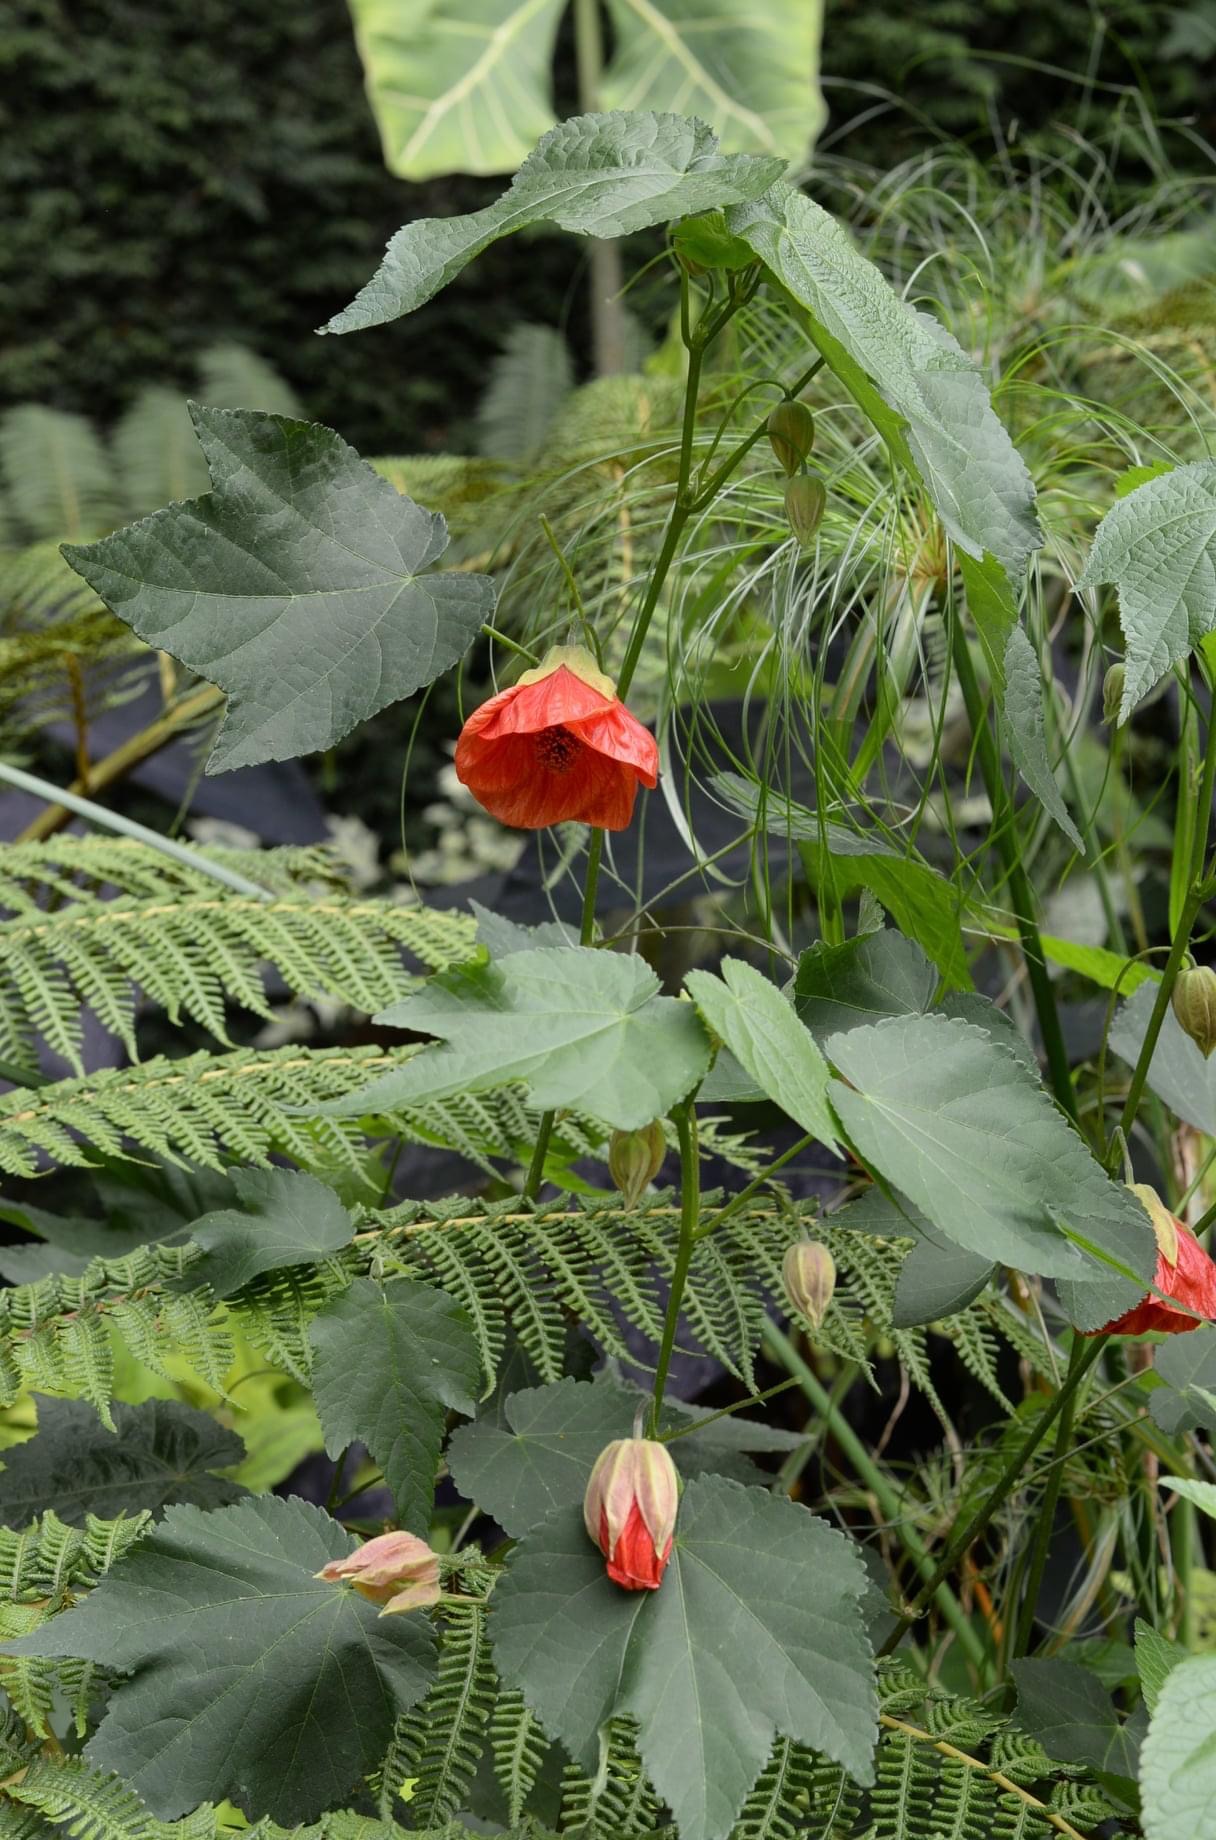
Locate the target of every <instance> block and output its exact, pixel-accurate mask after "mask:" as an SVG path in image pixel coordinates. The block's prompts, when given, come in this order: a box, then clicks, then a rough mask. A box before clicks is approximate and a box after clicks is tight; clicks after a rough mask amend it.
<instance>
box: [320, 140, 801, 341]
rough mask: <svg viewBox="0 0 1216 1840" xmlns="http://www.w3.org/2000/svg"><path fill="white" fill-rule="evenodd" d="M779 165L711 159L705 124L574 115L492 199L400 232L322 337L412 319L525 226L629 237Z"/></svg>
mask: <svg viewBox="0 0 1216 1840" xmlns="http://www.w3.org/2000/svg"><path fill="white" fill-rule="evenodd" d="M784 167H785V161H784V160H781V159H774V158H770V157H765V156H762V155H756V154H747V153H731V154H723V153H720V152H719V150H718V138H717V136H716V135H715V134H714V132H713V131H712V129H710V128H708V127H706V125H705V123H704V122H703V121H689V120H687V119H686V118H685V117H684V116H682V115H654V114H647V113H639V114H625V113H616V114H606V115H576V116H574V117H573V118H572V119H571V120H569V121H563V122H561V123H559V125H558V126H557V127H556V128H552V129H551V130H550V131H549V133H548V134H546V135H545V136H544V137H543V138H542V139H541V140H540V141H538V142H537V144H536V146H535V147H534V148H533V150H532V152H531V153H530V154H529V155H528V157H527V159H526V160H525V161H524V163H523V165H522V166H521V167H520V169H519V171H518V172H517V173H516V175H515V177H514V179H512V181H511V184H510V187H509V189H508V190H507V191H506V192H504V194H503V196H502V197H501V198H500V199H499V200H498V201H497V203H496V204H491V205H487V206H486V208H485V210H483V211H474V212H473V213H472V214H471V215H470V216H468V217H425V218H420V219H419V220H418V221H417V222H416V223H412V224H406V225H405V227H404V229H401V230H398V232H397V234H396V236H395V237H393V239H392V241H391V242H390V243H389V245H388V248H387V249H386V250H385V252H384V260H383V261H382V262H381V264H380V267H379V268H378V269H377V270H376V273H375V274H374V275H373V276H372V278H371V280H370V281H369V282H368V283H367V285H366V287H365V288H363V290H362V291H361V293H359V294H358V295H357V296H356V297H355V299H354V300H353V301H352V302H351V304H350V306H348V307H346V308H344V310H343V311H342V312H341V313H339V314H337V315H336V316H335V318H333V319H331V320H330V322H329V324H328V325H327V326H326V327H324V328H323V330H324V331H326V332H360V331H362V330H363V328H364V327H365V326H379V325H382V324H383V323H384V322H385V321H386V320H391V319H399V318H400V316H401V315H402V314H403V313H412V312H413V311H414V310H415V308H417V307H420V306H422V305H423V303H424V302H425V301H428V300H430V299H431V297H432V295H434V294H437V293H438V292H439V290H440V288H443V287H446V286H447V284H448V282H449V281H451V280H452V278H453V276H455V275H458V274H459V273H460V271H461V269H462V268H463V267H464V266H465V264H466V263H468V262H471V261H472V260H473V257H474V256H477V255H480V254H481V252H482V250H483V249H488V248H489V246H490V244H491V243H496V242H497V241H498V239H499V238H500V237H503V236H509V235H511V233H512V232H513V231H516V230H523V229H526V228H527V227H528V226H529V225H531V224H542V223H547V224H556V225H557V227H558V228H559V229H561V230H571V231H573V232H575V234H576V235H579V236H598V237H617V236H627V235H628V234H629V233H630V232H631V231H633V230H645V229H648V228H649V227H650V226H651V225H652V224H665V223H667V222H669V221H670V220H671V219H672V218H676V217H687V216H689V215H690V214H691V213H693V212H696V211H709V210H713V209H714V208H715V207H716V206H719V205H727V204H737V203H739V202H741V201H742V200H744V199H749V198H758V197H759V196H760V194H761V192H763V191H764V190H765V189H766V188H767V187H768V186H770V185H771V184H772V183H773V180H774V179H776V178H777V177H778V176H779V174H780V173H781V172H782V171H783V170H784Z"/></svg>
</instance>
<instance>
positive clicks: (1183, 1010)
mask: <svg viewBox="0 0 1216 1840" xmlns="http://www.w3.org/2000/svg"><path fill="white" fill-rule="evenodd" d="M1170 1001H1171V1003H1172V1004H1173V1007H1174V1014H1175V1016H1177V1018H1178V1024H1179V1027H1180V1028H1181V1030H1182V1032H1183V1034H1184V1035H1189V1036H1190V1038H1191V1040H1192V1041H1193V1042H1194V1044H1195V1046H1196V1047H1197V1048H1198V1050H1199V1052H1200V1054H1202V1056H1203V1058H1204V1060H1205V1061H1206V1060H1208V1059H1210V1058H1211V1053H1212V1049H1213V1048H1216V971H1213V970H1212V968H1211V966H1210V965H1189V966H1188V967H1187V968H1186V969H1185V970H1183V971H1180V972H1179V974H1178V981H1177V983H1176V984H1175V985H1174V989H1173V993H1172V995H1171V998H1170Z"/></svg>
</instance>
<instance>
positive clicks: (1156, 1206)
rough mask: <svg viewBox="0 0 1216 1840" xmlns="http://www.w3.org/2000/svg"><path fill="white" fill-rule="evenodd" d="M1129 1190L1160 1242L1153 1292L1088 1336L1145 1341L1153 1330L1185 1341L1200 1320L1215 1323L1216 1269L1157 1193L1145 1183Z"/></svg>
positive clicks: (1158, 1243) (1134, 1183) (1132, 1185)
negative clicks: (1138, 1337)
mask: <svg viewBox="0 0 1216 1840" xmlns="http://www.w3.org/2000/svg"><path fill="white" fill-rule="evenodd" d="M1130 1187H1131V1191H1132V1193H1133V1195H1135V1196H1136V1197H1137V1199H1138V1200H1139V1201H1140V1202H1141V1203H1142V1204H1143V1206H1144V1210H1145V1212H1146V1213H1147V1215H1148V1217H1149V1219H1150V1221H1151V1222H1152V1225H1153V1237H1154V1238H1155V1239H1156V1241H1157V1269H1156V1271H1155V1272H1154V1273H1153V1287H1154V1288H1153V1290H1151V1291H1150V1292H1149V1293H1148V1295H1147V1296H1145V1297H1144V1298H1142V1299H1141V1301H1140V1302H1139V1303H1137V1304H1134V1305H1133V1306H1132V1308H1131V1309H1130V1310H1125V1311H1124V1313H1123V1315H1122V1316H1117V1317H1116V1318H1115V1320H1114V1321H1113V1322H1108V1323H1105V1324H1104V1325H1103V1327H1102V1328H1101V1329H1098V1330H1087V1331H1086V1333H1087V1334H1091V1335H1093V1334H1097V1335H1145V1334H1146V1333H1147V1332H1148V1331H1149V1330H1150V1329H1155V1330H1156V1331H1157V1333H1158V1334H1160V1335H1185V1334H1186V1333H1187V1331H1188V1330H1189V1329H1197V1328H1198V1327H1199V1322H1200V1319H1201V1318H1202V1319H1203V1320H1205V1321H1207V1322H1212V1321H1216V1264H1213V1262H1212V1260H1211V1259H1210V1258H1209V1257H1208V1255H1207V1253H1206V1252H1205V1251H1204V1249H1203V1247H1202V1246H1201V1245H1200V1244H1199V1241H1198V1240H1197V1239H1196V1238H1195V1235H1194V1234H1193V1233H1192V1232H1191V1229H1190V1228H1189V1227H1187V1226H1184V1225H1183V1223H1182V1221H1180V1220H1178V1219H1177V1218H1176V1217H1175V1216H1174V1215H1173V1214H1171V1213H1170V1211H1169V1209H1168V1208H1167V1207H1166V1205H1165V1203H1164V1201H1162V1199H1161V1197H1160V1196H1159V1195H1158V1194H1157V1192H1156V1190H1155V1189H1152V1188H1150V1187H1149V1186H1148V1184H1147V1183H1146V1182H1133V1183H1131V1184H1130ZM1158 1293H1160V1295H1158ZM1171 1298H1172V1299H1173V1300H1174V1301H1173V1302H1171V1301H1169V1300H1170V1299H1171ZM1179 1306H1181V1307H1179Z"/></svg>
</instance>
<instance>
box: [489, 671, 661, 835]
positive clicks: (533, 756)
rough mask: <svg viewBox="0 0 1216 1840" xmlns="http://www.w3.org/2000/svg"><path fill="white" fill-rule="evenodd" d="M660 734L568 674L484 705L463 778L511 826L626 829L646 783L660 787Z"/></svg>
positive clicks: (505, 693) (559, 673) (523, 686)
mask: <svg viewBox="0 0 1216 1840" xmlns="http://www.w3.org/2000/svg"><path fill="white" fill-rule="evenodd" d="M658 769H659V750H658V747H657V745H656V743H655V739H654V736H653V735H652V734H651V733H650V732H649V730H648V729H646V728H644V727H643V726H642V724H641V723H640V722H639V721H638V720H637V718H636V717H635V716H633V715H631V714H630V712H629V711H628V710H627V709H626V708H625V706H624V704H623V703H620V702H617V701H614V700H613V699H612V698H610V697H605V696H603V695H601V694H600V692H599V691H598V690H596V689H595V688H594V687H593V686H592V685H590V684H587V683H584V682H583V680H582V678H580V677H578V676H576V675H575V674H574V672H572V671H569V670H567V669H566V667H565V666H564V665H562V666H560V667H559V668H558V669H557V670H556V671H553V672H551V673H550V674H549V676H547V677H543V678H541V679H540V680H539V681H538V682H537V683H534V684H519V685H517V686H516V687H515V688H514V689H513V690H503V691H500V693H499V694H498V695H497V696H493V697H491V698H490V700H489V702H488V703H483V704H482V706H481V708H480V709H477V710H475V711H474V712H473V714H472V715H471V716H470V717H469V719H468V721H467V722H466V723H465V725H464V727H463V729H462V730H461V733H460V739H459V740H458V742H457V743H456V775H457V778H458V779H459V780H460V781H461V783H462V784H463V785H465V786H467V787H468V789H469V791H470V792H471V793H472V794H473V797H474V798H475V799H476V800H477V802H478V803H479V804H480V805H482V806H484V808H485V809H486V811H488V812H489V813H490V814H491V815H492V816H493V817H495V818H498V819H499V820H500V821H501V822H502V823H503V824H510V825H514V826H515V827H516V828H517V829H521V830H540V829H542V828H543V827H544V826H546V825H549V824H561V823H565V822H577V823H581V824H593V825H596V826H598V827H600V828H601V829H603V830H609V831H621V830H624V829H625V828H626V826H627V825H628V824H629V821H630V819H631V818H632V816H633V806H634V800H635V799H636V797H637V789H638V785H639V783H641V784H642V785H645V786H653V785H655V784H656V782H657V779H658Z"/></svg>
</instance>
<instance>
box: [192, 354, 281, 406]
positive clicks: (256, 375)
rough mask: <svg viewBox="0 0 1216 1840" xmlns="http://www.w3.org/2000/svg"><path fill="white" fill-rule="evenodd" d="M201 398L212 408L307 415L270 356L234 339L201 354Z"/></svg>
mask: <svg viewBox="0 0 1216 1840" xmlns="http://www.w3.org/2000/svg"><path fill="white" fill-rule="evenodd" d="M198 397H199V401H200V402H205V403H206V404H207V405H208V407H209V408H212V409H263V410H265V411H266V413H267V414H269V415H292V416H298V415H301V414H303V410H302V408H301V405H300V399H299V397H298V396H297V395H296V393H295V391H294V390H293V389H292V387H291V385H290V384H289V383H288V382H287V379H286V378H285V377H282V376H280V374H279V372H278V371H277V370H276V369H275V367H274V365H273V364H271V363H270V362H269V361H268V360H267V359H266V358H263V357H262V356H261V355H260V353H258V352H256V351H251V350H250V348H249V346H248V345H241V344H238V343H237V341H236V340H234V339H225V340H221V341H220V342H218V343H217V344H215V345H207V346H205V347H204V348H203V350H202V351H200V352H199V354H198Z"/></svg>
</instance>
